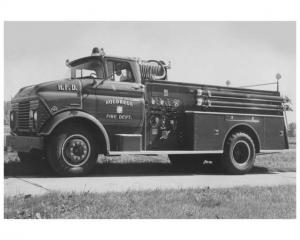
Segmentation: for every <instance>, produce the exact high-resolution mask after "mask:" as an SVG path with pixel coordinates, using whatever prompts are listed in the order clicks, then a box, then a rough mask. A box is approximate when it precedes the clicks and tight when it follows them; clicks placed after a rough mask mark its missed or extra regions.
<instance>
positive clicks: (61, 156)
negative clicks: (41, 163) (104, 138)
mask: <svg viewBox="0 0 300 240" xmlns="http://www.w3.org/2000/svg"><path fill="white" fill-rule="evenodd" d="M97 157H98V152H97V149H96V141H95V138H94V136H93V134H92V131H91V130H90V129H88V128H85V127H83V126H82V125H80V124H70V125H68V126H64V127H60V128H59V129H57V130H56V131H55V132H54V134H53V135H52V136H51V137H50V139H49V141H48V143H47V159H48V161H49V163H50V165H51V166H52V168H53V169H54V170H55V171H56V172H57V173H58V174H59V175H61V176H82V175H85V174H87V173H88V172H90V171H91V169H92V168H93V167H94V166H95V164H96V161H97Z"/></svg>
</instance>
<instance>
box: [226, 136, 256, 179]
mask: <svg viewBox="0 0 300 240" xmlns="http://www.w3.org/2000/svg"><path fill="white" fill-rule="evenodd" d="M254 161H255V145H254V142H253V140H252V138H251V137H250V136H249V135H248V134H246V133H244V132H237V133H233V134H232V135H231V136H230V137H229V138H228V139H227V140H226V143H225V147H224V154H223V158H222V165H223V166H224V169H225V170H226V171H227V172H228V173H232V174H245V173H247V172H249V171H250V170H251V169H252V168H253V165H254Z"/></svg>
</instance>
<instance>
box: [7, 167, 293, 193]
mask: <svg viewBox="0 0 300 240" xmlns="http://www.w3.org/2000/svg"><path fill="white" fill-rule="evenodd" d="M4 183H5V185H4V193H5V196H14V195H17V194H31V195H41V194H44V193H47V192H51V191H68V192H77V193H80V192H83V191H90V192H97V193H103V192H108V191H115V192H124V191H127V190H153V189H180V188H198V187H200V188H203V187H210V188H228V187H237V186H243V185H247V186H276V185H283V184H296V173H295V172H281V173H279V172H271V173H258V174H248V175H242V176H232V175H218V174H215V175H214V174H210V175H205V174H190V175H167V176H161V175H160V176H125V177H124V176H90V177H81V178H56V177H48V178H45V177H40V178H39V177H8V178H6V179H5V180H4Z"/></svg>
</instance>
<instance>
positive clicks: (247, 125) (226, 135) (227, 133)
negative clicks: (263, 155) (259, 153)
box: [222, 123, 261, 150]
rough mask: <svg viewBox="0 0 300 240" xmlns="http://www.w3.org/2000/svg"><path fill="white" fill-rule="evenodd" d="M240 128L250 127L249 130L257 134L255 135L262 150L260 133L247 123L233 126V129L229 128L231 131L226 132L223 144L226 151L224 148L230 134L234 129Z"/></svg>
mask: <svg viewBox="0 0 300 240" xmlns="http://www.w3.org/2000/svg"><path fill="white" fill-rule="evenodd" d="M239 126H246V127H249V128H250V129H251V130H252V131H253V132H254V133H255V135H256V137H257V139H258V147H259V149H260V147H261V141H260V137H259V134H258V132H257V131H256V130H255V129H254V128H253V127H252V126H251V125H249V124H247V123H237V124H235V125H233V126H231V128H229V129H228V130H227V131H226V133H225V137H224V139H223V143H222V146H223V149H224V147H225V141H226V139H227V137H228V135H229V133H230V132H231V130H233V129H234V128H236V127H239ZM252 140H253V143H254V147H255V142H254V139H252ZM255 150H256V149H255Z"/></svg>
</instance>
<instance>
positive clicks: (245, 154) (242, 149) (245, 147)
mask: <svg viewBox="0 0 300 240" xmlns="http://www.w3.org/2000/svg"><path fill="white" fill-rule="evenodd" d="M232 154H233V158H234V161H235V162H237V163H238V164H244V163H246V162H248V160H249V159H250V147H249V144H248V143H247V142H246V141H243V140H240V141H237V142H236V143H235V144H234V146H233V151H232Z"/></svg>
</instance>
